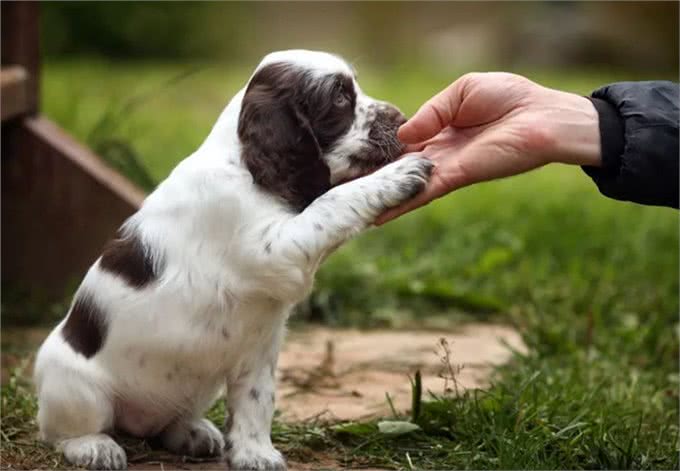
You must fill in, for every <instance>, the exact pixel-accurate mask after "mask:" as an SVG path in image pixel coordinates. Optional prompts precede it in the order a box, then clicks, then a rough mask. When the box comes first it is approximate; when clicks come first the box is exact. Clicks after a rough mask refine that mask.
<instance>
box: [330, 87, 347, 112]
mask: <svg viewBox="0 0 680 471" xmlns="http://www.w3.org/2000/svg"><path fill="white" fill-rule="evenodd" d="M334 95H335V98H334V101H333V103H334V105H335V106H336V107H338V108H342V107H345V106H347V105H348V104H349V103H350V101H351V100H350V98H349V93H347V90H346V89H345V87H344V85H343V84H342V83H338V84H337V85H336V87H335V92H334Z"/></svg>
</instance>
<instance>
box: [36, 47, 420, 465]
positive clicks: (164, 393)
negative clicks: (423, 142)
mask: <svg viewBox="0 0 680 471" xmlns="http://www.w3.org/2000/svg"><path fill="white" fill-rule="evenodd" d="M328 77H331V78H332V81H333V85H332V87H336V85H335V84H336V83H340V82H343V83H345V85H344V87H349V86H350V85H347V84H348V83H349V84H351V87H352V96H351V97H345V98H342V97H340V96H339V95H338V94H337V90H335V89H334V88H332V87H331V88H329V89H328V90H327V89H326V88H324V87H325V86H326V85H324V84H325V83H326V81H328V80H329V79H328ZM338 77H340V78H338ZM295 80H298V81H299V82H300V83H294V82H295ZM339 86H340V87H343V85H339ZM300 88H302V89H303V90H298V89H300ZM343 90H344V89H343ZM329 93H331V101H332V102H333V103H332V104H331V105H328V104H327V103H326V102H325V101H324V100H325V99H326V98H328V97H327V96H326V95H328V94H329ZM342 93H349V91H347V90H345V91H344V92H342ZM324 97H326V98H324ZM347 100H349V101H347ZM350 111H351V119H349V118H348V117H349V116H350ZM315 112H316V116H314V114H315ZM381 113H382V114H381ZM402 121H403V120H402V119H401V117H400V116H399V115H398V113H396V112H395V111H394V109H393V108H391V107H388V106H387V105H386V104H384V103H380V102H376V101H374V100H372V99H371V98H369V97H366V96H365V95H363V94H361V92H360V89H359V88H358V85H356V82H355V81H354V78H353V73H352V71H351V70H350V69H349V67H348V66H347V65H346V64H345V63H344V62H342V61H341V60H340V59H338V58H337V57H335V56H330V55H327V54H322V53H313V52H309V51H287V52H283V53H274V54H271V55H269V56H267V58H265V60H264V61H263V62H262V63H261V64H260V66H259V68H258V70H257V71H256V73H255V74H254V76H253V77H252V78H251V81H250V83H249V85H248V87H247V89H244V90H242V91H241V92H239V93H238V94H237V95H236V96H235V97H234V98H233V99H232V101H231V102H230V104H229V105H228V106H227V108H226V109H225V110H224V112H223V113H222V115H221V116H220V118H219V120H218V122H217V124H216V125H215V127H214V129H213V130H212V132H211V133H210V135H209V137H208V139H207V140H206V141H205V142H204V144H203V145H202V146H201V147H200V148H199V149H198V150H197V151H196V152H195V153H194V154H193V155H191V156H190V157H189V158H187V159H185V160H184V161H183V162H182V163H181V164H180V165H179V166H178V167H177V168H176V169H175V170H174V171H173V172H172V174H171V175H170V176H169V177H168V179H167V180H165V181H164V182H163V183H162V184H161V185H160V186H159V187H158V188H157V189H156V190H155V191H154V192H153V193H152V194H151V195H149V197H148V198H147V199H146V201H145V202H144V205H143V207H142V208H141V209H140V210H139V211H138V212H137V213H136V214H135V215H133V216H132V217H131V218H130V219H129V220H128V221H127V222H126V223H125V224H124V226H123V227H122V228H121V230H120V231H119V234H118V238H117V239H116V240H114V241H113V242H111V243H110V244H109V245H108V246H107V247H106V248H105V249H104V252H103V254H102V256H101V257H100V258H99V259H98V260H97V261H96V262H95V264H94V265H93V266H92V267H91V268H90V270H89V271H88V273H87V275H86V276H85V279H84V280H83V282H82V284H81V286H80V288H79V289H78V292H77V293H76V296H75V298H74V304H73V305H72V307H71V309H70V311H69V315H68V316H67V318H66V319H64V321H62V322H61V323H60V324H59V325H58V326H57V327H56V328H55V330H54V331H53V332H52V333H51V334H50V336H49V337H48V339H47V340H46V341H45V343H44V344H43V346H42V347H41V349H40V351H39V354H38V357H37V361H36V371H35V378H36V384H37V388H38V396H39V405H40V412H39V417H38V420H39V424H40V429H41V433H42V435H43V437H44V438H45V439H46V440H48V441H50V442H52V443H55V444H56V445H57V446H58V447H59V448H60V449H62V450H63V451H64V454H65V456H66V458H67V459H68V460H69V461H71V462H72V463H74V464H78V465H84V466H87V467H90V468H114V469H115V468H122V467H125V465H126V458H125V453H124V451H123V450H122V449H121V448H120V447H119V446H118V445H117V444H116V443H115V441H113V439H111V438H110V437H109V436H108V435H106V434H105V433H107V432H110V431H112V430H120V431H123V432H126V433H129V434H132V435H135V436H140V437H150V436H154V435H160V437H161V440H162V442H163V443H164V444H165V446H166V447H167V448H168V449H170V450H171V451H175V452H178V453H184V454H190V455H218V454H220V453H221V451H222V449H223V448H224V445H225V443H224V439H223V438H222V434H221V433H220V432H219V431H218V430H217V429H216V428H215V427H214V426H213V425H212V424H210V423H209V422H208V421H206V420H204V419H202V418H201V417H202V414H203V413H204V412H205V410H206V409H207V408H208V407H209V406H210V405H211V403H212V402H213V400H214V399H215V398H216V396H217V395H218V394H219V393H220V391H221V390H222V389H223V387H224V386H225V384H226V386H227V391H228V408H229V413H228V420H227V430H226V434H227V435H226V436H227V442H228V447H227V449H228V453H229V460H230V462H231V464H232V466H234V467H236V468H282V467H285V462H284V460H283V458H282V457H281V455H280V453H279V452H278V451H276V450H275V449H274V447H273V446H272V444H271V440H270V427H271V418H272V414H273V411H274V396H275V394H274V392H275V379H274V372H275V368H276V361H277V357H278V353H279V349H280V346H281V342H282V340H283V336H284V331H285V323H286V319H287V317H288V314H289V312H290V310H291V308H292V307H293V306H294V305H295V304H296V303H297V302H299V301H300V300H302V299H303V298H304V297H305V296H307V295H308V293H309V291H310V290H311V287H312V284H313V277H314V273H315V271H316V269H317V268H318V266H319V264H320V263H321V261H322V260H323V258H324V257H325V256H327V255H328V254H329V253H330V252H331V251H332V250H334V249H335V248H337V247H338V246H339V245H340V244H342V243H343V242H344V241H346V240H347V239H349V238H350V237H351V236H352V235H354V234H356V233H357V232H359V231H361V230H362V229H364V228H366V227H367V226H368V225H369V224H370V223H371V222H372V221H373V219H374V218H375V217H376V216H377V215H378V214H380V213H381V212H382V211H384V210H385V209H386V208H388V207H391V206H395V205H397V204H399V203H401V202H402V201H405V200H406V199H408V198H409V197H410V196H412V195H413V194H414V193H415V192H417V191H418V190H419V189H420V188H422V186H423V185H424V183H425V181H426V178H427V176H428V175H429V171H430V168H431V167H430V164H429V163H428V162H427V161H426V160H424V159H422V158H420V157H417V156H409V157H406V158H405V159H402V160H400V161H398V162H395V163H393V164H390V165H387V166H385V167H384V168H382V169H380V170H378V171H376V172H375V173H373V174H371V175H368V176H365V177H362V178H357V179H356V180H354V181H351V182H349V183H347V184H344V185H340V186H333V185H334V184H336V183H337V182H339V181H342V180H345V179H348V178H352V177H357V176H359V175H360V174H361V173H363V172H365V171H366V170H367V169H369V168H370V167H373V168H375V167H377V166H379V165H382V164H384V163H385V162H386V161H389V160H392V159H393V158H394V157H396V155H397V154H398V153H399V150H400V149H399V148H398V147H395V145H394V131H395V130H396V126H398V124H400V123H401V122H402ZM282 128H283V129H282ZM376 128H379V129H378V131H377V133H378V134H376V131H375V129H376ZM381 133H382V135H379V134H381ZM381 139H382V140H381ZM390 146H392V147H390ZM281 181H283V184H281Z"/></svg>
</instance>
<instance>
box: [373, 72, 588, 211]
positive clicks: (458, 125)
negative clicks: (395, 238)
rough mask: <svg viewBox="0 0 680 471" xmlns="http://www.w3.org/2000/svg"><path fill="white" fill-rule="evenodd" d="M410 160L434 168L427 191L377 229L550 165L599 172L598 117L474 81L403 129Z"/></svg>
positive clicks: (466, 79) (545, 93)
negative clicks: (451, 196)
mask: <svg viewBox="0 0 680 471" xmlns="http://www.w3.org/2000/svg"><path fill="white" fill-rule="evenodd" d="M398 137H399V139H400V140H401V141H402V142H403V143H405V144H407V149H406V150H407V152H414V151H420V152H422V153H423V154H424V155H425V156H426V157H428V158H430V159H431V160H432V161H434V163H435V168H434V171H433V173H432V177H431V179H430V183H429V184H428V185H427V187H426V188H425V190H424V191H423V192H422V193H420V194H419V195H418V196H416V197H415V198H414V199H412V200H410V201H409V202H407V203H405V204H403V205H401V206H398V207H397V208H394V209H391V210H390V211H388V212H386V213H385V214H383V215H381V216H380V217H379V218H378V219H377V221H376V224H384V223H385V222H387V221H389V220H391V219H394V218H395V217H397V216H399V215H401V214H404V213H406V212H408V211H411V210H413V209H415V208H417V207H420V206H422V205H424V204H427V203H429V202H430V201H432V200H434V199H436V198H439V197H440V196H443V195H444V194H447V193H449V192H451V191H454V190H456V189H458V188H461V187H463V186H466V185H470V184H472V183H477V182H481V181H486V180H492V179H496V178H502V177H507V176H510V175H516V174H519V173H523V172H527V171H529V170H532V169H535V168H537V167H540V166H542V165H545V164H547V163H550V162H562V163H567V164H574V165H592V166H599V165H601V149H600V133H599V123H598V114H597V111H596V110H595V107H594V106H593V104H592V103H591V102H590V100H588V99H587V98H584V97H582V96H579V95H575V94H572V93H567V92H562V91H559V90H553V89H549V88H545V87H543V86H541V85H538V84H536V83H534V82H532V81H530V80H528V79H526V78H524V77H521V76H519V75H514V74H508V73H500V72H492V73H472V74H467V75H464V76H463V77H461V78H460V79H458V80H456V81H455V82H454V83H452V84H451V85H450V86H449V87H448V88H446V89H445V90H444V91H442V92H441V93H439V94H438V95H436V96H434V97H433V98H432V99H430V100H429V101H428V102H427V103H425V104H424V105H423V106H422V107H421V108H420V109H419V110H418V111H417V112H416V114H415V115H414V116H413V117H412V118H411V119H410V120H409V121H408V122H406V123H405V124H404V125H402V127H401V128H400V129H399V133H398Z"/></svg>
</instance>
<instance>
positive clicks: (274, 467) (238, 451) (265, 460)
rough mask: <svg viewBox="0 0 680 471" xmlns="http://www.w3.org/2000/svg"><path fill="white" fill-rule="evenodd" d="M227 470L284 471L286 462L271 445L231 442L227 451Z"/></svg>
mask: <svg viewBox="0 0 680 471" xmlns="http://www.w3.org/2000/svg"><path fill="white" fill-rule="evenodd" d="M228 462H229V469H230V470H232V471H236V470H242V469H252V470H266V471H286V470H287V469H288V467H287V466H286V460H285V459H284V458H283V455H282V454H281V453H280V452H279V451H278V450H277V449H276V448H274V447H273V446H271V445H258V444H253V443H250V444H242V445H239V444H238V442H232V444H231V447H230V451H229V458H228Z"/></svg>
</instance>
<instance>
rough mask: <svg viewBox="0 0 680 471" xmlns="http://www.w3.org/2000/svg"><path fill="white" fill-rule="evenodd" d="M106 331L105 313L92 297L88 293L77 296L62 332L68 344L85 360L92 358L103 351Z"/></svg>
mask: <svg viewBox="0 0 680 471" xmlns="http://www.w3.org/2000/svg"><path fill="white" fill-rule="evenodd" d="M106 331H107V325H106V319H105V317H104V313H103V312H102V311H101V309H100V308H99V306H97V304H96V303H95V302H94V299H93V297H92V295H91V294H89V293H87V292H82V293H79V294H77V295H76V300H75V303H74V304H73V307H72V308H71V312H70V313H69V315H68V318H67V319H66V323H65V324H64V327H63V328H62V330H61V334H62V336H63V337H64V340H65V341H66V343H68V344H69V345H70V346H71V348H73V350H74V351H76V352H78V353H80V354H81V355H83V356H84V357H85V358H90V357H92V356H93V355H94V354H96V353H97V352H98V351H99V350H100V349H101V347H102V345H103V343H104V340H105V338H106Z"/></svg>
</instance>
